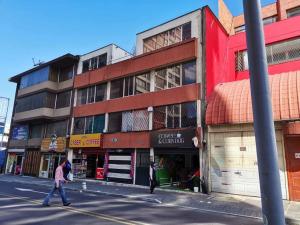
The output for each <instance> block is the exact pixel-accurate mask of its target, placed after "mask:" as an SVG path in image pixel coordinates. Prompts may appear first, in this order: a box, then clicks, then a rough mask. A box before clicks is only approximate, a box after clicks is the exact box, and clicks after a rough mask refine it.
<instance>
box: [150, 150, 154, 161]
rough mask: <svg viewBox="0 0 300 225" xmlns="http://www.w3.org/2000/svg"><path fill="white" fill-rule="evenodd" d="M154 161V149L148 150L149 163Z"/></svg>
mask: <svg viewBox="0 0 300 225" xmlns="http://www.w3.org/2000/svg"><path fill="white" fill-rule="evenodd" d="M153 161H154V148H150V162H153Z"/></svg>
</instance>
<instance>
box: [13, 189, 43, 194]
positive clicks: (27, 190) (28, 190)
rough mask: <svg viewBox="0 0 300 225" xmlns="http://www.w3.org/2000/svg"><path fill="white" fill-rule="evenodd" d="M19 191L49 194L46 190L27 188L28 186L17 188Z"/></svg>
mask: <svg viewBox="0 0 300 225" xmlns="http://www.w3.org/2000/svg"><path fill="white" fill-rule="evenodd" d="M15 189H16V190H18V191H25V192H34V193H40V194H48V193H46V192H42V191H35V190H32V189H26V188H15Z"/></svg>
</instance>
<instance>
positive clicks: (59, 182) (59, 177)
mask: <svg viewBox="0 0 300 225" xmlns="http://www.w3.org/2000/svg"><path fill="white" fill-rule="evenodd" d="M66 161H67V160H66V159H63V160H61V161H60V164H59V166H58V167H57V168H56V170H55V184H54V185H53V188H52V190H51V191H50V193H49V194H48V195H47V197H46V198H45V199H44V202H43V206H50V205H49V201H50V198H52V197H53V194H54V192H55V191H56V190H57V189H58V191H59V194H60V196H61V200H62V202H63V205H64V206H68V205H70V204H71V203H70V202H68V200H67V197H66V193H65V189H64V187H63V184H64V183H66V180H65V178H64V173H63V167H64V166H65V164H66Z"/></svg>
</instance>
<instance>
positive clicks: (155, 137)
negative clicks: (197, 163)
mask: <svg viewBox="0 0 300 225" xmlns="http://www.w3.org/2000/svg"><path fill="white" fill-rule="evenodd" d="M195 135H196V132H195V129H184V130H167V131H154V132H151V137H150V145H151V147H157V148H175V147H177V148H194V147H195V146H194V142H193V138H194V137H195Z"/></svg>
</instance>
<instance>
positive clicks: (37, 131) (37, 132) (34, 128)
mask: <svg viewBox="0 0 300 225" xmlns="http://www.w3.org/2000/svg"><path fill="white" fill-rule="evenodd" d="M43 135H44V132H43V125H42V124H37V125H31V126H30V138H43Z"/></svg>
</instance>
